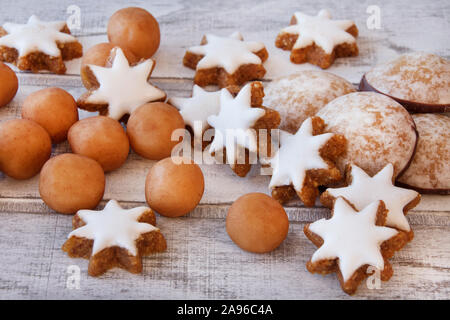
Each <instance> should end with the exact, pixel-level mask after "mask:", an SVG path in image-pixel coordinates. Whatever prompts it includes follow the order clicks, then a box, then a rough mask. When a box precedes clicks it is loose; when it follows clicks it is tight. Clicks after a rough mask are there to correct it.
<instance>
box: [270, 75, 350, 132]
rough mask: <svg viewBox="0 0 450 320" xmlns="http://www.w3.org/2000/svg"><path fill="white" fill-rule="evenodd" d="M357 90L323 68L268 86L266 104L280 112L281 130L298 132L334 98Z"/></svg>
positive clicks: (274, 82) (287, 77)
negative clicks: (306, 121) (304, 122)
mask: <svg viewBox="0 0 450 320" xmlns="http://www.w3.org/2000/svg"><path fill="white" fill-rule="evenodd" d="M354 91H356V90H355V88H354V87H353V85H352V84H351V83H350V82H348V81H347V80H345V79H343V78H341V77H339V76H337V75H335V74H332V73H329V72H325V71H320V70H305V71H302V72H297V73H294V74H291V75H289V76H285V77H281V78H278V79H275V80H273V81H271V82H269V83H268V84H266V85H265V88H264V93H265V96H264V105H265V106H267V107H269V108H271V109H274V110H276V111H278V113H279V114H280V117H281V124H280V129H283V130H286V131H288V132H290V133H295V132H297V130H298V129H299V128H300V125H301V124H302V123H303V121H305V120H306V119H307V118H309V117H312V116H314V115H315V114H316V113H317V112H318V111H319V110H320V109H321V108H323V107H324V106H325V105H326V104H327V103H328V102H330V101H331V100H333V99H335V98H337V97H340V96H342V95H344V94H347V93H350V92H354Z"/></svg>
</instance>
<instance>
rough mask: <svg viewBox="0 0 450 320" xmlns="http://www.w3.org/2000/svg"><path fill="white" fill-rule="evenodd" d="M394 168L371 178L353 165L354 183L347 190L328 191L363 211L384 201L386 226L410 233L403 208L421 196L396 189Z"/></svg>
mask: <svg viewBox="0 0 450 320" xmlns="http://www.w3.org/2000/svg"><path fill="white" fill-rule="evenodd" d="M393 174H394V167H393V166H392V164H390V163H389V164H387V165H386V167H384V168H383V170H381V171H379V172H378V173H377V174H376V175H375V176H373V177H370V176H369V175H368V174H367V173H365V172H364V170H362V169H361V168H359V167H358V166H355V165H352V167H351V176H352V183H351V184H350V185H349V186H348V187H345V188H337V189H332V188H329V189H327V192H328V193H329V194H330V195H332V196H333V197H335V198H337V197H343V198H345V199H347V200H348V201H350V203H352V204H353V205H354V206H355V207H356V209H358V210H362V209H363V208H364V207H365V206H367V205H368V204H369V203H371V202H373V201H377V200H383V202H384V203H385V205H386V208H387V209H388V210H389V212H388V215H387V219H386V226H388V227H394V228H397V229H400V230H404V231H410V230H411V228H410V226H409V223H408V220H407V219H406V217H405V214H404V213H403V208H404V207H405V206H406V205H407V204H408V203H410V202H411V201H413V200H414V199H415V198H417V196H418V195H419V194H418V193H417V192H416V191H413V190H409V189H403V188H399V187H396V186H394V185H393V184H392V175H393Z"/></svg>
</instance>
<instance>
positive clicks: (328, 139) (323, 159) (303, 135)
mask: <svg viewBox="0 0 450 320" xmlns="http://www.w3.org/2000/svg"><path fill="white" fill-rule="evenodd" d="M324 128H325V123H324V122H323V120H322V119H320V118H318V117H314V118H308V119H306V120H305V121H304V122H303V124H302V126H301V127H300V129H299V130H298V131H297V133H296V134H294V135H292V134H290V133H287V132H281V134H280V148H279V150H278V151H277V153H276V154H275V155H274V157H273V158H272V159H270V160H269V162H270V166H271V167H272V169H273V173H272V178H271V180H270V184H269V188H270V189H271V190H272V197H273V198H274V199H276V200H278V201H279V202H280V203H284V202H286V201H288V200H289V199H291V198H292V197H293V196H294V195H295V194H297V195H298V196H299V198H300V199H301V200H302V201H303V202H304V204H305V205H306V206H308V207H312V206H314V204H315V202H316V198H317V196H318V195H319V190H318V186H320V185H327V184H330V183H333V182H336V181H339V180H340V179H341V173H340V171H339V169H338V168H337V167H336V165H335V161H336V158H337V157H338V156H339V155H341V154H342V153H343V152H344V151H345V148H346V144H347V141H346V139H345V138H344V137H343V136H342V135H339V134H333V133H324Z"/></svg>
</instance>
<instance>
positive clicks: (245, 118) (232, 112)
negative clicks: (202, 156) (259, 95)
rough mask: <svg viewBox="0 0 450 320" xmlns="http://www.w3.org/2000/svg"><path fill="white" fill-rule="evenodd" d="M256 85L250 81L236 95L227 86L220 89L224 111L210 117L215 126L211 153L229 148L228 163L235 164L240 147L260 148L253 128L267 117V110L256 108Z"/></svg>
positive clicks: (212, 125)
mask: <svg viewBox="0 0 450 320" xmlns="http://www.w3.org/2000/svg"><path fill="white" fill-rule="evenodd" d="M251 98H252V86H251V83H249V84H246V85H245V86H244V87H243V88H242V89H241V91H239V94H238V95H237V96H236V98H233V96H232V95H231V93H230V92H229V91H228V90H227V89H222V90H221V91H220V112H219V114H218V115H212V116H209V117H208V123H209V125H210V126H211V127H213V128H214V140H213V141H212V143H211V145H210V149H209V152H210V153H211V154H212V153H214V152H218V151H221V150H223V149H224V148H225V149H226V155H227V162H228V163H229V164H231V165H233V164H235V162H236V161H235V160H236V158H237V156H238V152H237V146H238V145H239V146H241V147H244V148H246V149H248V150H249V151H250V152H256V151H257V136H256V132H255V131H254V130H252V129H251V127H252V126H253V125H254V124H255V123H256V121H258V119H259V118H261V117H262V116H264V114H265V110H264V109H261V108H252V106H251Z"/></svg>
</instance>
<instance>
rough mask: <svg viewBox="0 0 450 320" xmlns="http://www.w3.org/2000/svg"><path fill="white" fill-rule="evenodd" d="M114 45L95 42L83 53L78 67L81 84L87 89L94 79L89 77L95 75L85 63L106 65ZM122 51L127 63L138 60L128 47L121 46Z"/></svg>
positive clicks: (110, 58)
mask: <svg viewBox="0 0 450 320" xmlns="http://www.w3.org/2000/svg"><path fill="white" fill-rule="evenodd" d="M114 47H115V46H114V45H113V44H112V43H109V42H104V43H99V44H96V45H95V46H93V47H91V48H89V50H88V51H86V53H85V54H84V55H83V59H82V60H81V69H80V75H81V80H82V81H83V85H84V86H85V87H86V88H87V89H91V87H92V84H91V83H93V82H94V81H90V80H89V79H92V78H93V77H95V76H94V75H93V74H92V72H89V71H88V68H87V67H86V65H88V64H92V65H95V66H100V67H107V66H109V64H110V63H111V62H112V60H113V56H111V50H112V49H113V48H114ZM122 51H123V53H124V54H125V57H126V58H127V60H128V63H129V64H130V65H133V64H135V63H138V62H139V60H140V59H139V58H138V57H136V56H135V55H134V54H133V53H132V52H131V51H130V50H129V49H126V48H122Z"/></svg>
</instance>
